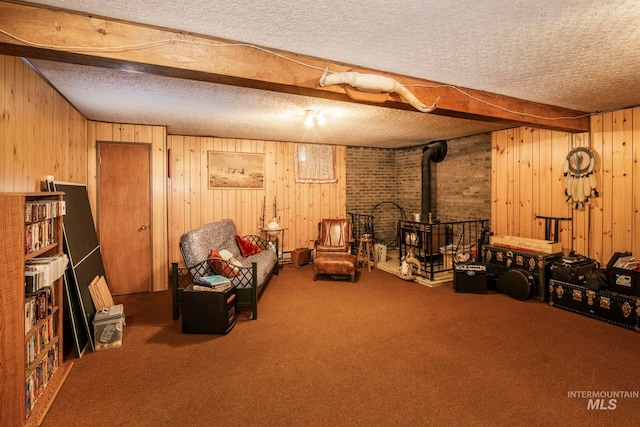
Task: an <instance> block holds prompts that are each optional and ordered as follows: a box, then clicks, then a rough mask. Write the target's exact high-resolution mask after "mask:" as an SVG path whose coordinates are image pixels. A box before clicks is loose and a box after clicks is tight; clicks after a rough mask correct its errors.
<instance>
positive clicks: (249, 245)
mask: <svg viewBox="0 0 640 427" xmlns="http://www.w3.org/2000/svg"><path fill="white" fill-rule="evenodd" d="M236 243H238V248H239V249H240V253H241V254H242V256H243V257H248V256H251V255H255V254H257V253H258V252H260V251H261V249H260V248H259V247H258V246H256V245H255V244H254V243H253V242H250V241H249V240H247V239H245V238H244V237H242V236H238V235H236Z"/></svg>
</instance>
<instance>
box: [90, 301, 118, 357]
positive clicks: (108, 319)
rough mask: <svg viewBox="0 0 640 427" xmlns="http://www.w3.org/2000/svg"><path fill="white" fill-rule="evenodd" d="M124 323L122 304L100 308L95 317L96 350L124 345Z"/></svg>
mask: <svg viewBox="0 0 640 427" xmlns="http://www.w3.org/2000/svg"><path fill="white" fill-rule="evenodd" d="M124 324H125V323H124V307H123V306H122V304H117V305H112V306H111V307H106V308H103V309H101V310H98V311H97V312H96V315H95V317H94V319H93V338H94V344H95V345H94V349H95V351H100V350H107V349H109V348H114V347H120V346H122V327H123V326H124Z"/></svg>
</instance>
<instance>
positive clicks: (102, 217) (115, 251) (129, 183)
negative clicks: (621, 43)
mask: <svg viewBox="0 0 640 427" xmlns="http://www.w3.org/2000/svg"><path fill="white" fill-rule="evenodd" d="M150 154H151V151H150V146H149V145H147V144H119V143H99V144H98V175H99V177H98V221H99V224H98V230H99V235H100V248H101V250H102V259H103V262H104V268H105V273H106V276H107V283H108V285H109V288H110V289H111V293H112V294H114V295H122V294H131V293H138V292H149V291H151V272H152V264H151V261H152V258H151V230H150V227H151V187H150V169H151V167H150Z"/></svg>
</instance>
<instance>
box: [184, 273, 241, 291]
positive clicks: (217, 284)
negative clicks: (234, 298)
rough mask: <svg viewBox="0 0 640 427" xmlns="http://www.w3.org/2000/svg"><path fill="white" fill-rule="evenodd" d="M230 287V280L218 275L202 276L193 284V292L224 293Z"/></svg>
mask: <svg viewBox="0 0 640 427" xmlns="http://www.w3.org/2000/svg"><path fill="white" fill-rule="evenodd" d="M231 286H233V285H232V284H231V280H229V278H228V277H224V276H222V275H219V274H213V275H211V276H202V277H200V278H199V279H198V280H196V281H195V282H194V283H193V289H194V290H195V291H209V292H224V291H226V290H227V289H229V288H230V287H231Z"/></svg>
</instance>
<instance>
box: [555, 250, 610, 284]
mask: <svg viewBox="0 0 640 427" xmlns="http://www.w3.org/2000/svg"><path fill="white" fill-rule="evenodd" d="M597 268H598V262H597V261H596V260H594V259H591V258H587V257H584V256H582V255H573V256H568V257H563V258H561V259H559V260H555V261H553V262H552V263H551V279H553V280H557V281H560V282H567V283H573V284H574V285H581V286H584V285H585V284H586V283H587V277H588V276H589V274H590V273H591V272H592V271H593V270H595V269H597Z"/></svg>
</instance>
